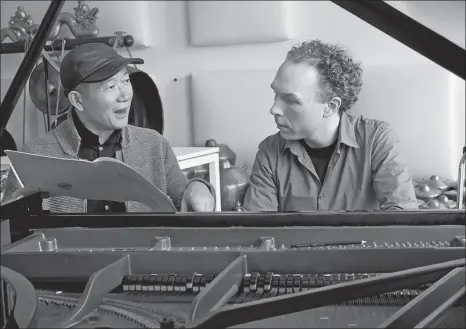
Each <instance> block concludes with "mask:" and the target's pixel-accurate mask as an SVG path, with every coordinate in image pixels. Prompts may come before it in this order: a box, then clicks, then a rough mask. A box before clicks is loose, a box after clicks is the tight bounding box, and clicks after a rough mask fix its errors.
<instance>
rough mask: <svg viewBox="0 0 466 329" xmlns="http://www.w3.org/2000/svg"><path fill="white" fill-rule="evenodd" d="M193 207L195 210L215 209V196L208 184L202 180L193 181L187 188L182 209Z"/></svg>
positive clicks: (183, 210)
mask: <svg viewBox="0 0 466 329" xmlns="http://www.w3.org/2000/svg"><path fill="white" fill-rule="evenodd" d="M189 208H191V209H192V210H193V211H195V212H204V211H214V209H215V202H214V197H213V196H212V194H210V191H209V189H208V188H207V186H206V185H205V184H203V183H201V182H192V183H191V184H189V185H188V187H187V188H186V191H185V192H184V195H183V200H182V201H181V211H182V212H187V211H188V209H189Z"/></svg>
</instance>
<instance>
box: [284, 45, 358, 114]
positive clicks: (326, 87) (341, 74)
mask: <svg viewBox="0 0 466 329" xmlns="http://www.w3.org/2000/svg"><path fill="white" fill-rule="evenodd" d="M286 59H287V60H289V61H292V62H294V63H303V62H306V63H309V64H310V65H312V66H314V67H315V68H316V69H317V71H318V72H319V75H320V87H321V92H320V94H319V95H318V97H319V98H320V99H319V100H320V101H322V102H324V103H326V102H329V101H330V100H331V99H332V98H333V97H335V96H338V97H340V99H341V107H340V108H341V109H342V110H343V111H346V110H349V109H350V108H351V107H352V106H353V105H354V104H355V103H356V102H357V100H358V95H359V93H360V91H361V89H362V85H363V81H362V73H363V69H362V67H361V63H358V62H355V61H354V60H353V59H352V57H351V56H350V55H349V54H348V52H347V51H346V50H345V49H344V48H343V47H341V46H338V45H332V44H326V43H323V42H322V41H320V40H312V41H304V42H301V43H298V44H297V45H295V46H293V47H292V48H291V50H290V51H289V52H288V54H287V56H286Z"/></svg>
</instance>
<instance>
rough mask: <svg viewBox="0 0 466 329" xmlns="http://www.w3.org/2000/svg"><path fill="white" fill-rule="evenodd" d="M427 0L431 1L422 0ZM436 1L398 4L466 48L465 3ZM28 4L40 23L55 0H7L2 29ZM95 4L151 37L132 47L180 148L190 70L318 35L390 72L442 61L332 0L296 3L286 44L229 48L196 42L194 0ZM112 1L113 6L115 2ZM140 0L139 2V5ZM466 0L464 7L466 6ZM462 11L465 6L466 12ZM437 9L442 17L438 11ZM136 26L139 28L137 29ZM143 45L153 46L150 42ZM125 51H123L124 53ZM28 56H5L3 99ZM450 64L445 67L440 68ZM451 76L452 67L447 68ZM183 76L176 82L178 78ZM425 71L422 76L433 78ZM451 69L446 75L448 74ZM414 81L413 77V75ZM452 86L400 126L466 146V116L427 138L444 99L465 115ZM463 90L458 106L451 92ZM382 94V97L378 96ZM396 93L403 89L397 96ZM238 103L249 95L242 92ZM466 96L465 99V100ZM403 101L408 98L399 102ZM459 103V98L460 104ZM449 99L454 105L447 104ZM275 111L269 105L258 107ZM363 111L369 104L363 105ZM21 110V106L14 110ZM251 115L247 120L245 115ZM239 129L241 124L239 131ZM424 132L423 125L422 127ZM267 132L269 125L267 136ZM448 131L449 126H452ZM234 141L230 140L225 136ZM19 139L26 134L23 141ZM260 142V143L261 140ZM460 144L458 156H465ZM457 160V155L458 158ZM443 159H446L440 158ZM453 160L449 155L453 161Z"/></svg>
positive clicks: (259, 56)
mask: <svg viewBox="0 0 466 329" xmlns="http://www.w3.org/2000/svg"><path fill="white" fill-rule="evenodd" d="M76 3H77V2H76V1H68V2H67V4H66V7H65V10H68V11H70V10H72V8H73V7H75V5H76ZM130 3H131V6H132V14H131V16H130V17H128V16H126V15H127V13H128V12H129V11H130V10H128V6H129V4H130ZM423 3H424V4H423ZM429 3H430V2H428V1H424V2H416V4H413V3H412V2H409V1H402V2H399V4H394V6H395V7H403V10H405V12H407V13H408V14H410V15H411V16H412V17H415V18H417V19H419V21H421V22H422V20H424V23H425V22H426V21H428V23H425V24H427V25H428V26H430V27H431V28H433V29H434V30H436V31H438V32H440V33H444V34H445V35H446V36H447V37H448V38H449V39H451V40H453V41H454V42H456V43H458V44H460V45H461V46H462V47H464V39H465V33H464V21H465V20H464V1H459V2H456V1H447V2H445V3H446V4H445V5H444V4H443V3H444V1H442V5H441V7H440V4H439V3H437V4H435V6H436V7H435V8H434V7H433V5H429ZM19 4H21V5H23V6H24V7H25V9H26V10H27V11H28V12H29V13H30V14H31V15H32V16H33V18H34V19H35V21H36V22H40V20H41V18H42V16H43V14H44V13H45V11H46V8H47V6H48V4H49V1H2V2H1V18H2V20H1V22H2V24H1V25H2V27H3V26H6V24H7V20H8V19H9V17H10V16H12V15H13V14H14V11H15V10H16V6H17V5H19ZM88 4H89V5H90V6H91V7H92V6H97V7H98V8H99V9H100V12H99V20H98V25H99V26H100V27H101V30H102V33H101V34H100V35H101V36H105V35H109V34H111V31H116V30H120V29H123V30H125V31H126V32H128V33H131V34H133V35H134V36H135V37H136V38H137V39H141V40H144V42H142V43H143V45H142V46H141V45H139V46H138V47H136V48H134V49H132V55H133V56H139V57H142V58H144V60H145V62H146V64H145V65H144V66H141V68H143V69H144V70H145V71H146V72H148V73H150V74H151V75H152V76H153V77H154V78H155V81H156V83H157V85H158V87H159V89H160V92H161V95H162V99H163V102H164V107H165V118H166V122H165V127H166V128H165V136H166V137H167V139H168V140H169V141H170V142H171V143H172V144H173V145H174V146H189V145H193V144H194V135H195V132H194V131H193V126H192V121H193V120H192V115H193V114H192V104H191V103H192V102H191V88H190V80H191V76H193V77H196V75H198V74H202V73H203V72H206V71H224V70H275V69H277V68H278V66H279V65H280V64H281V62H282V60H283V58H284V56H285V54H286V52H287V51H288V50H289V48H290V46H291V45H293V44H294V43H295V42H296V41H297V40H304V39H312V38H319V39H321V40H324V41H326V42H337V43H342V44H344V45H345V46H347V47H348V48H349V49H350V50H351V52H352V53H353V55H354V57H355V58H357V59H358V60H360V61H362V62H363V63H364V66H365V67H368V68H371V70H372V71H373V70H376V69H377V68H381V69H383V70H388V71H390V67H397V68H399V67H401V66H406V67H409V66H410V65H415V66H416V67H418V68H419V67H426V68H427V71H432V70H434V71H435V70H437V68H438V66H437V65H436V64H434V63H432V62H430V61H429V60H427V59H426V58H424V57H422V56H420V55H419V54H417V53H416V52H414V51H412V50H410V49H409V48H408V47H406V46H404V45H402V44H400V43H399V42H397V41H395V40H393V39H392V38H390V37H389V36H387V35H386V34H384V33H382V32H380V31H378V30H376V29H375V28H373V27H372V26H370V25H368V24H367V23H365V22H364V21H362V20H360V19H358V18H357V17H355V16H353V15H351V14H349V13H347V12H346V11H345V10H343V9H341V8H340V7H338V6H336V5H335V4H333V3H331V2H329V1H297V2H293V3H292V4H291V5H290V6H291V17H292V30H293V32H294V39H293V40H290V41H286V42H279V43H269V44H250V45H236V46H222V47H191V46H190V45H189V31H188V22H187V17H188V13H187V10H186V9H187V3H186V2H183V1H147V2H144V1H141V2H137V3H136V4H135V2H123V1H121V2H114V3H113V4H111V2H103V1H88ZM110 4H111V5H110ZM133 4H134V5H133ZM461 6H462V7H461ZM461 9H463V10H461ZM433 14H435V15H433ZM132 26H134V28H132ZM143 46H149V47H148V48H144V47H143ZM122 53H124V51H123V52H122ZM20 62H21V55H2V61H1V76H2V97H3V96H4V91H5V90H6V88H7V81H8V79H11V77H12V76H13V75H14V74H15V72H16V70H17V68H18V67H19V63H20ZM441 70H443V69H441ZM445 74H447V76H448V73H445ZM175 78H176V79H177V81H174V79H175ZM392 78H393V79H390V81H391V82H392V83H402V82H400V81H397V80H396V76H393V77H392ZM429 78H430V77H429V76H427V77H426V76H423V77H422V79H429ZM444 78H445V75H443V76H442V79H444ZM413 79H414V77H413ZM446 81H454V82H451V86H449V87H446V88H445V90H443V91H441V92H439V91H436V92H431V91H429V90H428V83H427V84H426V83H423V86H424V88H427V89H426V90H425V94H426V95H433V96H431V97H434V98H433V99H432V103H434V104H436V106H435V107H430V108H428V109H426V114H425V117H424V116H422V115H419V116H417V117H416V120H415V122H414V123H413V122H412V120H407V121H406V127H401V128H398V130H402V132H401V135H402V136H405V137H406V136H408V135H409V132H410V131H413V124H416V125H417V127H426V134H424V135H423V134H419V135H420V136H411V137H410V138H422V139H423V140H424V139H426V140H427V142H429V143H432V149H433V150H437V149H440V148H442V147H443V148H445V147H451V148H454V149H457V148H458V147H459V146H458V145H463V144H464V139H465V138H464V120H463V121H462V124H458V126H457V127H455V129H456V131H457V133H456V134H457V135H458V137H457V138H455V139H454V140H453V141H451V140H450V141H448V142H445V141H444V140H439V139H435V140H430V139H429V138H428V137H426V135H427V136H428V135H429V133H428V130H429V129H435V127H429V125H431V124H432V122H433V121H432V118H435V117H436V116H438V115H443V114H441V112H440V111H442V110H443V109H440V108H439V107H442V104H444V105H445V107H446V106H450V107H451V106H453V109H451V110H449V111H450V112H455V111H456V112H455V113H459V112H458V111H462V113H464V81H459V80H458V79H455V78H451V79H449V78H447V79H446ZM374 88H375V89H376V92H375V93H376V94H377V95H380V92H382V91H384V88H386V86H385V85H384V82H380V86H371V88H370V89H371V90H374ZM406 88H417V86H416V85H412V84H410V85H408V84H406ZM455 92H456V93H457V95H458V96H456V98H455V101H454V102H456V103H455V104H454V105H451V103H452V102H453V101H452V100H451V99H452V95H453V94H454V93H455ZM365 97H366V99H367V98H371V97H372V95H371V94H366V95H365ZM376 97H378V96H376ZM392 97H393V98H396V97H397V95H392ZM238 99H239V103H240V104H241V102H247V101H248V100H244V99H241V96H240V95H239V96H238ZM461 99H462V100H463V103H462V104H461ZM397 102H398V103H403V100H398V101H397ZM458 102H459V104H458ZM446 104H450V105H446ZM258 110H261V111H268V108H267V109H258ZM35 112H37V111H34V110H29V109H28V111H27V113H28V118H27V122H28V126H27V129H28V134H27V136H26V138H33V137H34V136H33V135H34V133H35V131H37V133H40V131H39V129H38V128H33V127H37V125H39V126H41V121H39V122H38V120H42V118H41V117H38V116H37V113H35ZM361 112H363V113H364V108H362V109H361ZM20 113H21V111H15V116H18V115H20ZM388 115H389V114H387V113H376V112H373V111H371V112H370V116H371V117H379V118H381V119H385V118H387V116H388ZM245 119H247V118H245ZM18 122H21V120H20V119H17V118H16V119H13V120H12V121H11V125H10V127H9V129H10V131H12V132H13V135H14V136H15V138H16V137H17V136H21V135H22V134H21V133H20V130H21V126H18ZM216 124H217V125H220V126H221V125H227V124H228V123H227V122H217V123H216ZM239 129H240V128H239V127H238V130H239ZM254 129H259V130H260V129H261V126H260V125H256V124H254ZM416 129H417V130H419V129H421V128H416ZM242 131H243V133H242V134H239V135H238V137H237V138H248V137H247V134H245V133H244V131H245V130H242ZM266 134H267V132H266V131H264V137H265V135H266ZM445 134H447V132H445ZM218 141H219V142H224V143H228V142H229V141H228V140H218ZM18 142H19V140H18ZM257 142H259V141H257ZM459 152H460V150H458V160H459ZM425 156H426V161H427V160H429V159H430V160H429V161H434V160H433V159H434V157H435V155H434V154H431V155H430V158H428V157H427V155H425ZM454 160H456V159H454ZM435 161H437V162H440V161H442V160H435ZM450 162H451V161H449V163H450ZM449 166H450V167H451V168H449V169H448V170H447V171H448V173H452V172H453V171H454V169H453V168H452V166H451V165H449Z"/></svg>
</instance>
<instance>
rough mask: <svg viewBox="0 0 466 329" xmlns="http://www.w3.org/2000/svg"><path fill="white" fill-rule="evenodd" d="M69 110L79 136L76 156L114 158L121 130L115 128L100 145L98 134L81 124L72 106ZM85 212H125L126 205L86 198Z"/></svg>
mask: <svg viewBox="0 0 466 329" xmlns="http://www.w3.org/2000/svg"><path fill="white" fill-rule="evenodd" d="M71 111H72V116H73V121H74V124H75V126H76V130H77V131H78V134H79V136H80V137H81V145H80V147H79V151H78V157H79V158H81V159H85V160H89V161H94V160H95V159H97V158H100V157H109V158H115V155H116V152H117V151H118V150H120V149H121V130H115V131H114V132H113V133H112V134H111V135H110V137H109V138H108V140H107V141H106V142H105V143H104V144H102V145H100V142H99V136H97V135H95V134H94V133H92V132H90V131H89V130H88V129H87V128H86V127H85V126H84V125H83V124H82V122H81V120H79V118H78V116H77V115H76V111H75V109H74V108H73V109H72V110H71ZM87 212H88V213H95V212H126V206H125V204H124V203H123V202H115V201H106V200H87Z"/></svg>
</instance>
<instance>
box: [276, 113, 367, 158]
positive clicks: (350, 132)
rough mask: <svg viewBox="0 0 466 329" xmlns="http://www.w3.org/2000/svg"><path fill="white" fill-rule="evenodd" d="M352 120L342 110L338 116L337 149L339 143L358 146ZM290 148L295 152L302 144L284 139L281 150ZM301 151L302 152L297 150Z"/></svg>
mask: <svg viewBox="0 0 466 329" xmlns="http://www.w3.org/2000/svg"><path fill="white" fill-rule="evenodd" d="M354 129H355V128H354V120H352V117H350V116H349V115H348V114H346V113H345V112H343V114H342V115H341V116H340V125H339V133H338V143H337V149H338V150H339V149H340V144H341V143H343V144H346V145H348V146H349V147H354V148H359V145H358V142H357V141H356V135H355V133H354ZM288 148H289V149H290V150H291V151H292V152H293V153H295V154H296V153H297V151H298V149H299V150H301V149H302V146H301V143H300V141H299V140H289V139H287V140H285V146H284V148H283V152H284V151H285V150H286V149H288ZM298 153H302V152H298Z"/></svg>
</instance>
